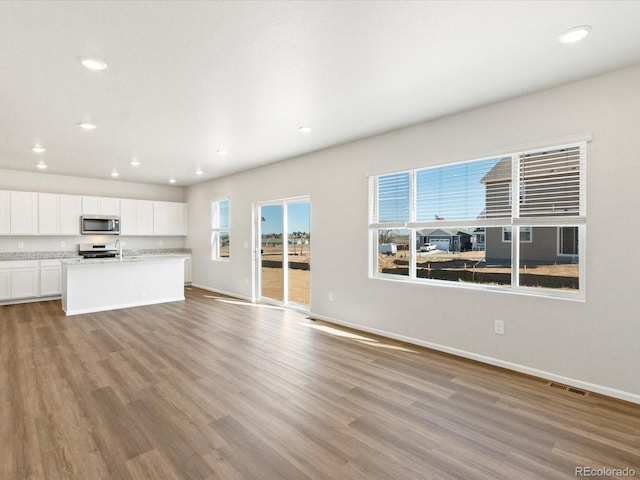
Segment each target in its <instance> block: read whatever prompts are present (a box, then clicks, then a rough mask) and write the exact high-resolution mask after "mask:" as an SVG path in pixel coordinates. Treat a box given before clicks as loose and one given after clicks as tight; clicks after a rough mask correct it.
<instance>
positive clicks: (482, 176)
mask: <svg viewBox="0 0 640 480" xmlns="http://www.w3.org/2000/svg"><path fill="white" fill-rule="evenodd" d="M510 181H511V157H508V158H491V159H485V160H475V161H471V162H464V163H458V164H454V165H445V166H442V167H436V168H427V169H423V170H418V171H417V172H416V221H418V222H430V221H434V220H437V221H441V220H447V221H452V220H454V221H457V220H463V221H468V220H481V219H485V218H508V217H510V216H511V204H510V195H509V191H510Z"/></svg>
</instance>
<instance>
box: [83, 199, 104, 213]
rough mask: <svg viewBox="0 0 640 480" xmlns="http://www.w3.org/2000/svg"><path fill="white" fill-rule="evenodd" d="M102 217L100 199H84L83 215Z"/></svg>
mask: <svg viewBox="0 0 640 480" xmlns="http://www.w3.org/2000/svg"><path fill="white" fill-rule="evenodd" d="M92 214H95V215H100V197H87V196H83V197H82V215H92Z"/></svg>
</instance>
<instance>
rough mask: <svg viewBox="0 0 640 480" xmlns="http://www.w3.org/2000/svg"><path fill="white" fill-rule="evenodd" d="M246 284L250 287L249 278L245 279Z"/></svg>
mask: <svg viewBox="0 0 640 480" xmlns="http://www.w3.org/2000/svg"><path fill="white" fill-rule="evenodd" d="M244 283H245V285H249V278H248V277H245V279H244Z"/></svg>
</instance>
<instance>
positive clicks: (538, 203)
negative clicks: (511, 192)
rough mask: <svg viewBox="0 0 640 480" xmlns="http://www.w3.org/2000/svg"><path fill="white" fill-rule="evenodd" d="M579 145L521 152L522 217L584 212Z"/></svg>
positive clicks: (571, 214) (568, 214) (574, 214)
mask: <svg viewBox="0 0 640 480" xmlns="http://www.w3.org/2000/svg"><path fill="white" fill-rule="evenodd" d="M583 157H584V153H583V149H582V148H581V147H580V146H572V147H565V148H559V149H555V150H546V151H540V152H534V153H527V154H522V155H520V158H519V181H520V192H521V195H520V205H519V208H520V217H521V218H529V217H550V216H578V215H584V213H583V212H584V198H583V195H582V194H581V177H582V175H583V170H584V168H583V165H584V161H583Z"/></svg>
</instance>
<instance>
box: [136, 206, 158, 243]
mask: <svg viewBox="0 0 640 480" xmlns="http://www.w3.org/2000/svg"><path fill="white" fill-rule="evenodd" d="M153 203H154V202H152V201H151V200H136V232H137V235H153Z"/></svg>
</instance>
